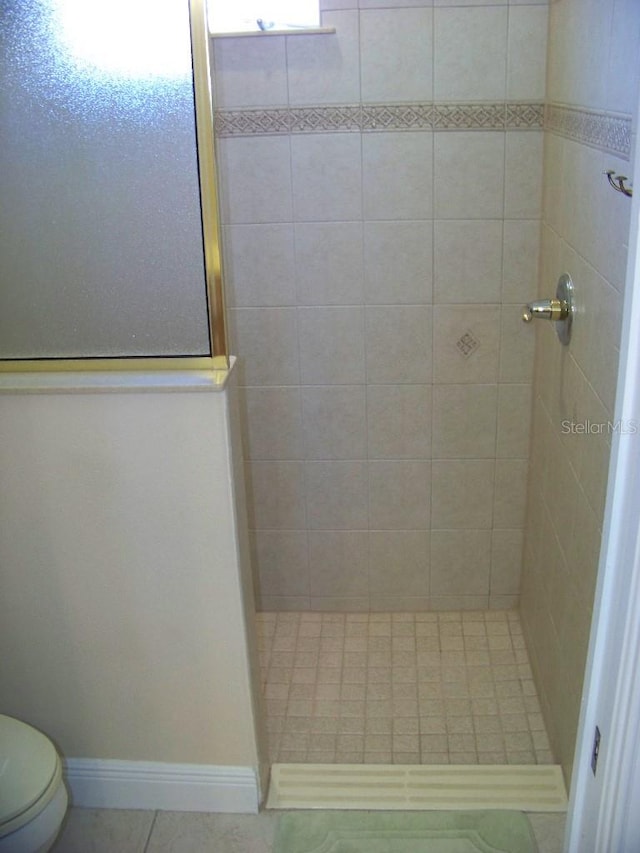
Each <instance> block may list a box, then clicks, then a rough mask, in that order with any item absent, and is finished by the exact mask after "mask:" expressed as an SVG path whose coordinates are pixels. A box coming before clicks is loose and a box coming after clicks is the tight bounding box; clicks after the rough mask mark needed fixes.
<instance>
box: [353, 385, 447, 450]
mask: <svg viewBox="0 0 640 853" xmlns="http://www.w3.org/2000/svg"><path fill="white" fill-rule="evenodd" d="M367 430H368V451H369V458H370V459H393V458H396V459H403V458H406V459H428V458H429V457H430V456H431V386H430V385H369V386H368V387H367Z"/></svg>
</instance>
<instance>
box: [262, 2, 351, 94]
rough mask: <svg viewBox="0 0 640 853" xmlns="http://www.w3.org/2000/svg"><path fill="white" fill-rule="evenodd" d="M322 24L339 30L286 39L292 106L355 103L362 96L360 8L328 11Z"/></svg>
mask: <svg viewBox="0 0 640 853" xmlns="http://www.w3.org/2000/svg"><path fill="white" fill-rule="evenodd" d="M322 26H323V27H335V29H336V32H335V33H333V34H332V35H330V36H323V37H322V38H317V37H316V36H312V35H311V36H305V35H297V36H296V37H295V38H288V39H287V72H288V84H289V101H288V103H289V104H291V105H294V104H295V105H298V104H302V105H306V104H341V103H347V104H352V103H354V102H357V101H358V100H359V98H360V56H359V45H358V13H357V11H355V9H354V10H352V11H332V12H325V13H324V15H323V20H322ZM247 41H248V39H247Z"/></svg>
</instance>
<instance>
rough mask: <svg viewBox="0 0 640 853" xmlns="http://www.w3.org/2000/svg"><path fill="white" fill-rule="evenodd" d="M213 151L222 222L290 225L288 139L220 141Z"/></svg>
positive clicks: (290, 200)
mask: <svg viewBox="0 0 640 853" xmlns="http://www.w3.org/2000/svg"><path fill="white" fill-rule="evenodd" d="M217 152H218V162H219V165H220V204H221V209H222V220H223V222H225V223H227V224H235V223H247V224H250V223H260V222H263V223H270V222H271V223H273V222H291V218H292V212H293V207H292V204H293V202H292V195H291V168H290V162H291V153H290V144H289V139H288V138H280V137H272V136H263V137H260V138H258V139H252V138H248V137H242V138H237V139H220V140H219V141H218V146H217Z"/></svg>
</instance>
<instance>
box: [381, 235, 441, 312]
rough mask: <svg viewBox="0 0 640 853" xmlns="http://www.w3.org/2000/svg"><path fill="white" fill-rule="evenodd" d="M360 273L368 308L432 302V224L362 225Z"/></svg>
mask: <svg viewBox="0 0 640 853" xmlns="http://www.w3.org/2000/svg"><path fill="white" fill-rule="evenodd" d="M364 269H365V288H364V289H365V299H366V302H367V303H368V304H369V305H376V304H378V305H379V304H383V305H398V304H412V305H416V304H424V303H430V302H432V299H433V296H432V291H433V286H432V282H433V228H432V223H431V222H430V221H422V222H410V221H399V222H365V224H364Z"/></svg>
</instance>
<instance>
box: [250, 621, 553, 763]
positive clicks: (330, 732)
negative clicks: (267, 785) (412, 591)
mask: <svg viewBox="0 0 640 853" xmlns="http://www.w3.org/2000/svg"><path fill="white" fill-rule="evenodd" d="M257 628H258V642H259V649H260V663H261V673H262V689H263V694H264V698H265V706H266V712H267V720H266V722H267V731H268V738H269V757H270V760H271V762H272V763H275V762H280V763H291V762H309V763H315V764H326V763H342V764H360V763H367V764H378V763H382V764H419V763H422V764H552V763H553V762H554V758H553V755H552V753H551V749H550V746H549V740H548V738H547V734H546V731H545V727H544V722H543V719H542V714H541V712H540V704H539V702H538V697H537V694H536V688H535V685H534V682H533V678H532V673H531V667H530V665H529V659H528V655H527V651H526V648H525V644H524V638H523V636H522V628H521V625H520V620H519V617H518V613H517V611H513V610H509V611H486V612H469V611H463V612H438V613H433V612H429V613H316V612H309V611H305V612H301V613H298V612H286V613H258V614H257Z"/></svg>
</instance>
